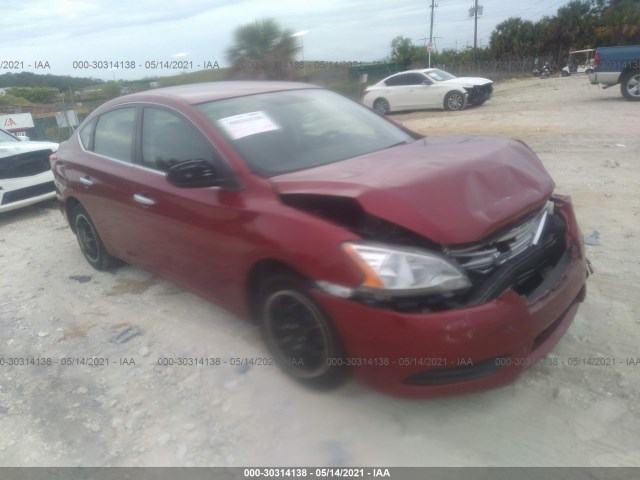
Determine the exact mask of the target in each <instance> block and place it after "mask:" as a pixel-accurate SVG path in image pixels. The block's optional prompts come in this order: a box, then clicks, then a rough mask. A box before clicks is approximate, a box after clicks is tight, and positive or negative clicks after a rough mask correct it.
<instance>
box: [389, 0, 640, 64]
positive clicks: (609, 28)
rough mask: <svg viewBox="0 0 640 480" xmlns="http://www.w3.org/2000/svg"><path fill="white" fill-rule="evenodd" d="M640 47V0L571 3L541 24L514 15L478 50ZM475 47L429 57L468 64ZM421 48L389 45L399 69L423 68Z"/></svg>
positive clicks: (490, 56) (556, 53)
mask: <svg viewBox="0 0 640 480" xmlns="http://www.w3.org/2000/svg"><path fill="white" fill-rule="evenodd" d="M636 44H640V0H608V1H607V0H572V1H570V2H569V3H567V4H566V5H564V6H562V7H560V8H559V9H558V11H557V13H556V15H554V16H545V17H542V18H541V19H540V20H538V21H537V22H533V21H531V20H525V19H522V18H520V17H512V18H508V19H507V20H505V21H503V22H501V23H499V24H498V25H497V26H496V27H495V29H494V30H493V32H492V33H491V37H490V41H489V45H488V46H486V47H482V48H478V49H477V51H476V58H477V59H478V60H479V61H487V60H507V59H513V58H520V59H521V58H525V57H541V58H546V59H555V60H558V61H563V60H566V57H567V55H568V53H569V51H571V50H582V49H587V48H596V47H606V46H614V45H636ZM472 56H473V48H472V47H467V48H465V49H463V50H461V51H458V50H454V49H444V50H442V51H439V52H435V53H433V54H432V55H431V61H432V63H435V64H441V63H443V64H448V63H453V62H470V61H471V59H472ZM425 58H426V53H425V49H424V48H423V47H419V46H417V45H413V42H412V41H411V40H410V39H408V38H406V37H402V36H399V37H396V38H394V39H393V41H392V42H391V55H390V59H391V61H394V62H398V64H399V67H400V68H401V69H406V68H409V67H410V66H411V65H423V64H424V62H425Z"/></svg>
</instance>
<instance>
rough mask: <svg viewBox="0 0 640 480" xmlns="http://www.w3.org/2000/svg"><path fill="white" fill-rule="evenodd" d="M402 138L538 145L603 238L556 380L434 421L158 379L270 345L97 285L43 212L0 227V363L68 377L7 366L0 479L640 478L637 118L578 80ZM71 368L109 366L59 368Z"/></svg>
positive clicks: (294, 389) (443, 410)
mask: <svg viewBox="0 0 640 480" xmlns="http://www.w3.org/2000/svg"><path fill="white" fill-rule="evenodd" d="M394 118H395V119H397V120H400V121H402V122H404V123H405V124H406V125H407V126H409V127H411V128H413V129H415V130H418V131H420V132H423V133H426V134H448V133H455V134H460V133H462V134H491V135H494V134H496V135H508V136H513V137H516V138H520V139H522V140H524V141H526V142H527V143H528V144H529V145H531V146H532V147H533V148H534V150H536V151H537V152H538V153H539V155H540V157H541V158H542V160H543V161H544V163H545V164H546V166H547V168H548V169H549V170H550V171H551V173H552V175H553V177H554V178H555V180H556V183H557V191H558V192H561V193H564V194H569V195H571V196H572V197H573V200H574V203H575V207H576V210H577V215H578V219H579V221H580V224H581V227H582V229H583V232H584V233H585V234H586V235H588V234H590V233H591V232H593V231H598V232H599V233H600V234H601V236H600V245H598V246H589V247H587V252H588V256H589V258H590V259H591V261H592V262H593V265H594V267H595V270H596V274H595V275H594V276H593V277H591V279H590V280H589V284H588V294H587V299H586V302H585V303H584V304H583V306H582V307H581V309H580V311H579V313H578V316H577V317H576V320H575V323H574V324H573V326H572V327H571V328H570V329H569V331H568V333H567V335H566V336H565V337H564V338H563V339H562V340H561V341H560V343H559V344H558V345H557V346H556V347H555V348H554V350H553V351H552V354H551V356H552V357H555V358H557V359H558V360H559V365H558V366H555V367H553V366H543V365H537V366H534V367H533V368H531V369H529V370H528V371H527V372H526V373H525V374H524V375H523V376H521V377H520V378H519V380H518V381H517V382H516V383H514V384H512V385H510V386H507V387H504V388H501V389H497V390H493V391H488V392H483V393H478V394H474V395H468V396H462V397H456V398H445V399H439V400H429V401H409V400H403V399H398V398H393V397H389V396H384V395H382V394H379V393H376V392H374V391H371V390H369V389H367V388H365V387H362V386H360V385H359V384H357V383H356V382H355V381H352V382H350V383H348V384H347V385H346V386H344V387H343V388H341V389H339V390H337V391H335V392H331V393H327V394H319V393H316V392H312V391H308V390H305V389H304V388H302V387H299V386H297V385H296V384H295V383H293V382H292V381H290V380H288V379H287V378H285V377H284V376H283V375H282V374H281V373H280V372H279V371H278V370H277V369H276V368H275V367H257V366H254V367H252V368H243V367H238V366H231V365H229V364H228V365H226V366H220V367H216V368H211V367H209V368H207V367H195V366H191V367H175V366H174V367H166V366H159V365H158V364H157V363H158V359H159V358H161V357H178V356H190V357H193V356H198V357H221V358H224V359H231V358H236V357H263V356H265V355H266V352H265V350H264V349H263V347H262V343H261V341H260V337H259V334H258V331H257V329H255V328H254V327H252V326H250V325H248V324H246V323H244V322H242V321H239V320H237V319H235V318H233V317H232V316H231V315H229V314H228V313H226V312H225V311H222V310H220V309H217V308H216V307H215V306H214V305H211V304H210V303H208V302H206V301H204V300H202V299H200V298H198V297H196V296H194V295H192V294H191V293H188V292H186V291H184V290H182V289H180V288H178V287H176V286H175V285H173V284H171V283H169V282H167V281H164V280H162V279H160V278H157V277H155V276H152V275H150V274H148V273H146V272H144V271H142V270H140V269H137V268H134V267H130V266H125V267H122V268H120V269H119V270H117V271H116V272H115V273H100V272H96V271H94V270H92V269H91V267H90V266H89V265H88V264H87V262H86V261H85V260H84V258H83V257H82V255H81V253H80V250H79V248H78V246H77V244H76V240H75V237H74V236H73V235H72V233H71V231H70V230H69V228H68V227H67V226H66V224H65V223H64V221H63V218H62V216H61V215H60V213H59V212H58V211H57V210H56V208H55V206H54V205H48V204H45V205H41V206H36V207H32V208H28V209H24V210H21V211H17V212H12V213H9V214H6V215H3V216H2V217H0V272H1V273H0V357H3V358H5V359H8V358H15V357H29V358H31V357H33V358H47V357H49V358H52V359H54V360H57V361H58V362H59V363H58V365H50V366H49V365H46V364H45V365H23V366H7V365H6V364H5V365H4V366H0V466H24V465H33V466H114V465H115V466H123V465H128V466H143V465H144V466H190V465H194V466H209V465H215V466H223V465H228V466H238V465H327V466H342V465H375V466H378V465H380V466H403V465H405V466H432V465H440V466H453V465H460V466H480V465H483V466H484V465H490V466H540V465H542V466H544V465H549V466H638V465H640V404H638V398H640V348H639V345H640V308H639V305H640V303H639V300H638V298H639V296H638V292H640V255H639V254H640V248H639V247H638V240H639V239H640V196H639V195H638V192H639V191H640V165H639V163H638V162H640V154H639V152H640V136H639V135H638V119H639V118H640V105H638V104H634V103H630V102H627V101H625V100H623V99H622V97H621V95H620V92H619V90H618V89H617V88H612V89H609V90H600V89H598V88H597V87H594V86H591V85H589V84H588V81H587V79H586V78H585V77H584V76H578V77H570V78H551V79H548V80H541V79H533V78H532V79H526V80H512V81H508V82H504V83H501V84H498V85H497V86H496V92H495V97H494V98H493V99H492V100H491V101H489V102H488V103H487V104H486V105H484V106H482V107H479V108H475V109H469V110H466V111H463V112H458V113H446V112H441V111H428V112H413V113H409V114H403V115H395V116H394ZM129 335H132V338H129V339H127V336H129ZM123 340H126V341H123ZM69 357H107V358H109V359H110V363H109V365H108V366H88V365H72V366H68V365H61V364H60V359H61V358H69ZM576 357H577V358H579V359H583V358H584V359H589V358H602V359H610V360H606V361H607V362H609V363H610V364H609V365H608V366H606V365H605V366H595V365H569V363H575V362H573V361H572V360H570V359H573V358H576ZM612 361H615V366H614V365H613V364H612ZM636 362H638V364H636ZM563 363H564V365H563ZM578 363H580V362H578Z"/></svg>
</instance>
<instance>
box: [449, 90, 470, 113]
mask: <svg viewBox="0 0 640 480" xmlns="http://www.w3.org/2000/svg"><path fill="white" fill-rule="evenodd" d="M465 106H466V99H465V98H464V95H463V94H462V93H460V92H449V93H447V95H446V97H444V109H445V110H449V111H452V112H457V111H458V110H462V109H463V108H464V107H465Z"/></svg>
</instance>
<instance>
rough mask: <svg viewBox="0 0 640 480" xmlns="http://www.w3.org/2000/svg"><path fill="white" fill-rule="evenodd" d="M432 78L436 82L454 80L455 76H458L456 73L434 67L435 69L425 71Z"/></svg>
mask: <svg viewBox="0 0 640 480" xmlns="http://www.w3.org/2000/svg"><path fill="white" fill-rule="evenodd" d="M424 73H425V74H426V75H427V76H428V77H429V78H430V79H431V80H434V81H436V82H444V81H445V80H453V79H454V78H458V77H456V76H455V75H451V74H450V73H449V72H445V71H444V70H440V69H439V68H434V69H433V70H429V71H426V72H424Z"/></svg>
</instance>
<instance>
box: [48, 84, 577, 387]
mask: <svg viewBox="0 0 640 480" xmlns="http://www.w3.org/2000/svg"><path fill="white" fill-rule="evenodd" d="M52 168H53V171H54V176H55V183H56V188H57V194H58V199H59V201H60V205H61V209H62V212H63V213H64V214H65V215H66V217H67V219H68V221H69V225H70V226H71V229H72V230H73V231H74V232H75V234H76V235H77V238H78V243H79V244H80V248H81V249H82V252H83V253H84V256H85V257H86V259H87V261H88V262H89V263H90V264H91V265H93V266H94V267H95V268H97V269H99V270H106V269H109V268H112V267H114V266H116V265H117V263H118V261H119V260H123V261H125V262H129V263H132V264H135V265H139V266H140V267H142V268H145V269H148V270H150V271H153V272H155V273H157V274H159V275H163V276H165V277H169V278H170V279H172V280H174V281H176V282H178V283H180V284H182V285H184V286H185V287H187V288H189V289H191V290H194V291H195V292H197V293H199V294H201V295H203V296H205V297H207V298H209V299H211V300H213V301H215V302H217V303H219V304H220V305H222V306H223V307H225V308H227V309H228V310H230V311H232V312H234V313H236V314H237V315H238V316H240V317H244V318H247V319H251V320H252V321H255V322H257V323H258V324H259V325H260V327H261V330H262V332H263V335H264V338H265V341H266V343H267V345H268V347H269V349H270V351H271V352H272V355H273V359H274V361H275V362H276V363H277V364H278V365H280V366H281V367H282V368H283V370H284V371H285V372H287V373H288V374H290V375H291V376H292V377H293V378H295V379H297V380H298V381H301V382H303V383H306V384H308V385H313V386H321V387H328V386H333V385H336V384H338V383H339V382H341V381H342V380H343V379H344V377H345V373H346V372H347V371H350V370H352V371H354V372H355V373H356V374H357V376H358V377H359V378H361V379H362V380H363V381H365V382H367V383H368V384H370V385H373V386H375V387H376V388H379V389H381V390H384V391H388V392H392V393H397V394H403V395H412V396H434V395H441V394H454V393H462V392H470V391H474V390H478V389H483V388H488V387H495V386H498V385H502V384H505V383H508V382H510V381H512V380H513V379H515V378H516V376H517V375H518V374H519V373H520V372H521V371H522V370H523V369H524V368H526V367H528V366H530V365H531V364H532V363H534V362H535V361H537V360H538V359H540V358H541V357H542V356H544V355H545V354H546V352H548V351H549V350H550V349H551V348H552V347H553V345H554V344H555V343H556V341H557V340H558V339H559V338H560V337H561V336H562V334H563V333H564V332H565V331H566V330H567V328H568V327H569V324H570V323H571V321H572V319H573V317H574V315H575V313H576V310H577V307H578V304H579V303H580V302H581V301H582V300H583V299H584V296H585V280H586V276H587V270H586V261H585V255H584V251H583V246H582V241H581V238H582V237H581V235H580V231H579V229H578V226H577V224H576V220H575V216H574V213H573V210H572V207H571V203H570V200H569V199H568V198H567V197H563V196H559V195H556V194H554V184H553V181H552V180H551V178H550V177H549V175H548V173H547V172H546V171H545V169H544V167H543V165H542V163H541V162H540V160H539V158H538V157H537V156H536V155H535V153H533V152H532V151H531V149H529V148H528V147H527V146H526V145H525V144H523V143H522V142H519V141H515V140H511V139H505V138H499V137H440V138H438V137H427V138H423V137H422V136H421V135H418V134H416V133H414V132H411V131H409V130H407V129H404V128H402V127H400V126H398V125H396V124H394V123H391V122H390V121H388V120H386V119H385V118H383V117H381V116H379V115H377V114H376V113H374V112H372V111H371V110H369V109H367V108H365V107H363V106H361V105H359V104H357V103H356V102H353V101H351V100H349V99H347V98H345V97H343V96H341V95H339V94H337V93H334V92H331V91H328V90H325V89H322V88H319V87H315V86H311V85H306V84H295V83H280V82H220V83H212V84H200V85H187V86H181V87H172V88H166V89H159V90H153V91H149V92H144V93H138V94H134V95H129V96H125V97H121V98H118V99H116V100H113V101H111V102H108V103H106V104H104V105H103V106H101V107H100V108H99V109H97V110H96V111H95V112H93V113H92V114H91V115H90V116H89V117H88V118H87V119H86V120H85V121H84V122H83V124H82V125H81V126H80V128H79V129H78V131H77V133H76V134H75V135H74V136H73V137H72V138H71V139H70V140H69V141H67V142H65V143H63V144H62V145H61V146H60V148H59V150H58V152H57V154H54V155H53V156H52Z"/></svg>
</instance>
